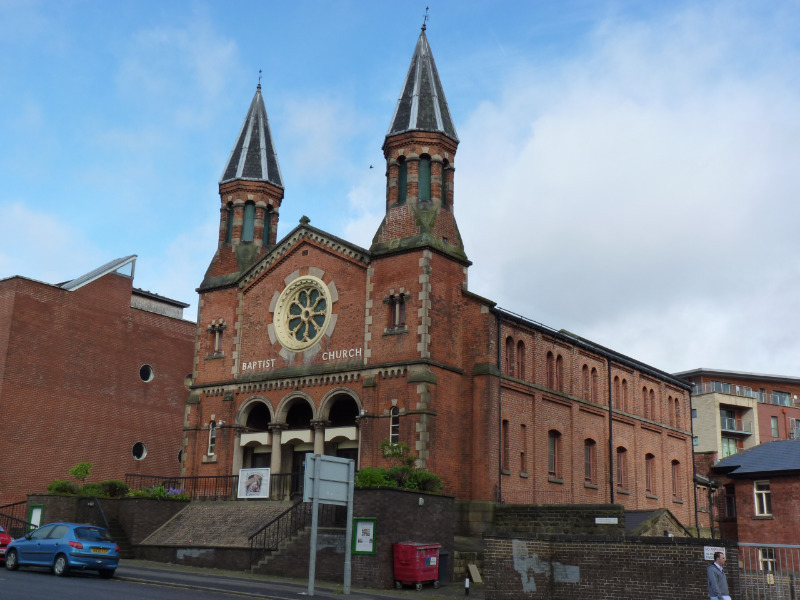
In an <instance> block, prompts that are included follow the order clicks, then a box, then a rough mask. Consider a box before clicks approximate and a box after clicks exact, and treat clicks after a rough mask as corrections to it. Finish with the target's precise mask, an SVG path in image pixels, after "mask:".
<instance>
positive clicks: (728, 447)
mask: <svg viewBox="0 0 800 600" xmlns="http://www.w3.org/2000/svg"><path fill="white" fill-rule="evenodd" d="M738 451H739V442H738V440H736V438H729V437H723V438H722V458H725V457H726V456H732V455H734V454H736V453H737V452H738Z"/></svg>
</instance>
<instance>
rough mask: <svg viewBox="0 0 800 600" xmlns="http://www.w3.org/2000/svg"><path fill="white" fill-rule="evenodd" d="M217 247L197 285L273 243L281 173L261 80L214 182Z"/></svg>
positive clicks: (224, 280) (215, 283)
mask: <svg viewBox="0 0 800 600" xmlns="http://www.w3.org/2000/svg"><path fill="white" fill-rule="evenodd" d="M219 197H220V202H221V207H220V217H219V241H218V243H217V251H216V253H215V254H214V258H213V259H212V261H211V265H210V266H209V267H208V270H207V271H206V275H205V278H204V279H203V283H202V284H201V285H200V289H201V290H203V289H207V288H213V287H219V286H224V285H227V284H229V283H231V282H233V281H235V280H236V279H237V278H238V276H239V275H240V274H241V273H243V272H244V271H246V270H247V269H248V268H249V267H251V266H252V265H253V264H254V263H255V262H256V261H257V260H258V259H259V258H260V257H262V256H263V255H264V254H265V253H266V251H267V250H268V249H269V248H271V247H273V246H274V245H275V240H276V236H277V230H278V210H279V209H280V206H281V201H282V200H283V177H282V176H281V167H280V165H279V164H278V155H277V153H276V152H275V145H274V144H273V141H272V133H271V132H270V129H269V120H268V119H267V109H266V108H265V107H264V99H263V97H262V96H261V84H260V83H259V84H258V87H257V88H256V94H255V96H254V97H253V101H252V102H251V103H250V109H249V110H248V111H247V116H246V117H245V119H244V123H243V124H242V129H241V131H240V132H239V136H238V137H237V138H236V143H235V144H234V146H233V150H231V155H230V158H229V159H228V162H227V164H226V165H225V169H224V170H223V172H222V177H221V178H220V180H219Z"/></svg>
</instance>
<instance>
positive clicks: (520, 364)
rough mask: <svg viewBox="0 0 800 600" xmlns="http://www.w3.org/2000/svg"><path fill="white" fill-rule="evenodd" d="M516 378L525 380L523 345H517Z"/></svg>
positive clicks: (520, 343) (520, 342)
mask: <svg viewBox="0 0 800 600" xmlns="http://www.w3.org/2000/svg"><path fill="white" fill-rule="evenodd" d="M517 377H518V378H519V379H525V344H523V343H522V341H521V340H520V341H519V343H517Z"/></svg>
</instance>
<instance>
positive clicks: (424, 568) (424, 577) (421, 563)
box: [392, 542, 442, 590]
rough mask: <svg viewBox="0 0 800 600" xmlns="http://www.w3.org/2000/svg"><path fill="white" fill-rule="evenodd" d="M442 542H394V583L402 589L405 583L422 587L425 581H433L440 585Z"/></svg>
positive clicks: (435, 585) (418, 587)
mask: <svg viewBox="0 0 800 600" xmlns="http://www.w3.org/2000/svg"><path fill="white" fill-rule="evenodd" d="M441 547H442V545H441V544H420V543H419V542H398V543H396V544H392V550H393V552H394V585H395V586H396V587H397V589H401V588H402V587H403V586H404V585H413V586H416V588H417V590H421V589H422V584H423V583H433V587H435V588H438V587H439V548H441Z"/></svg>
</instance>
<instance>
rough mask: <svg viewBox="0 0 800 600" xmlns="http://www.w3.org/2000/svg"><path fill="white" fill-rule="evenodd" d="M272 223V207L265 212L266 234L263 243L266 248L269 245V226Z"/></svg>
mask: <svg viewBox="0 0 800 600" xmlns="http://www.w3.org/2000/svg"><path fill="white" fill-rule="evenodd" d="M271 221H272V208H271V207H270V208H267V210H265V211H264V233H263V235H262V237H261V241H262V242H263V244H264V245H265V246H268V245H269V226H270V222H271Z"/></svg>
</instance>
